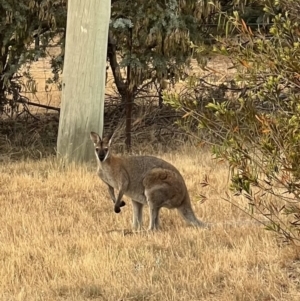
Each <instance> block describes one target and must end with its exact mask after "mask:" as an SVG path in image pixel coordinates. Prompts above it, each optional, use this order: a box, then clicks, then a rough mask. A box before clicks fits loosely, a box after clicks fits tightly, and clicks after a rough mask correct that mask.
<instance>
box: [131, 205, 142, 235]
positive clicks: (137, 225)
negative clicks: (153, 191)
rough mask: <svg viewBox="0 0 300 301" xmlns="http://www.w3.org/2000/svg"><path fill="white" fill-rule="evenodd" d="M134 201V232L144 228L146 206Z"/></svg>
mask: <svg viewBox="0 0 300 301" xmlns="http://www.w3.org/2000/svg"><path fill="white" fill-rule="evenodd" d="M131 201H132V207H133V208H132V209H133V220H132V226H133V229H134V230H140V229H141V228H142V221H143V207H144V205H143V204H141V203H139V202H136V201H134V200H131Z"/></svg>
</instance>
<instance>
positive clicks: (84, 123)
mask: <svg viewBox="0 0 300 301" xmlns="http://www.w3.org/2000/svg"><path fill="white" fill-rule="evenodd" d="M110 7H111V2H110V0H93V1H86V0H72V1H69V2H68V19H67V34H66V47H65V61H64V69H63V90H62V107H61V113H60V120H59V130H58V141H57V153H58V156H59V157H62V158H63V159H66V160H67V161H75V162H77V163H80V162H86V161H89V160H90V159H92V158H93V156H94V154H93V145H92V143H91V141H90V138H89V133H90V132H91V131H95V132H98V133H99V134H100V136H102V131H103V118H104V95H105V75H106V55H107V40H108V29H109V20H110Z"/></svg>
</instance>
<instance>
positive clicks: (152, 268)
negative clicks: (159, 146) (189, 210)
mask: <svg viewBox="0 0 300 301" xmlns="http://www.w3.org/2000/svg"><path fill="white" fill-rule="evenodd" d="M163 158H165V159H166V160H168V161H170V162H172V163H174V164H175V165H176V166H177V167H178V168H179V169H180V170H181V171H182V173H183V175H184V177H185V179H186V182H187V186H188V188H189V190H190V193H191V197H192V199H193V201H194V202H193V205H194V208H195V211H196V213H197V215H198V216H199V217H200V218H202V219H203V220H204V221H208V222H212V223H216V224H215V226H214V227H213V228H212V229H211V230H203V229H202V230H201V229H194V228H190V227H187V226H186V225H185V224H184V222H183V221H182V220H181V219H180V217H179V216H178V215H177V213H176V212H175V211H169V210H167V209H166V210H162V214H161V221H162V231H160V232H157V233H148V232H147V231H143V232H139V233H132V232H131V230H130V229H131V212H132V211H131V205H130V202H127V206H126V207H124V209H123V210H122V212H121V213H120V214H115V213H114V212H113V206H112V202H111V201H110V200H109V196H108V192H107V191H106V188H105V186H104V185H103V184H102V182H101V181H100V180H99V179H98V178H97V176H96V174H95V167H89V166H82V167H77V168H76V167H75V166H69V167H63V165H62V164H60V163H59V162H57V161H56V160H55V159H46V160H42V161H35V162H32V161H23V162H17V163H12V162H11V163H10V162H7V163H3V164H2V165H0V189H1V194H0V205H1V214H0V229H1V231H0V262H1V264H0V300H5V301H9V300H19V301H21V300H24V301H25V300H26V301H27V300H28V301H31V300H34V301H35V300H45V301H50V300H58V301H60V300H74V301H75V300H76V301H81V300H112V301H116V300H119V301H121V300H123V301H125V300H136V301H140V300H180V301H181V300H228V301H229V300H230V301H231V300H245V301H246V300H247V301H248V300H249V301H250V300H253V301H254V300H255V301H257V300H261V301H270V300H289V301H290V300H299V297H300V294H299V288H300V285H299V272H300V266H299V256H298V254H297V250H295V249H294V248H293V247H291V246H283V245H279V244H278V240H277V239H276V237H275V236H274V235H273V234H272V233H269V232H267V231H265V230H263V229H262V228H261V227H260V226H258V225H254V224H249V223H245V224H240V225H239V227H232V226H228V225H227V226H224V225H222V223H223V222H225V221H235V220H245V219H249V218H248V217H247V216H245V215H243V214H242V213H241V212H240V211H238V210H237V209H236V208H235V207H234V206H232V205H230V204H229V203H226V202H224V201H222V200H221V196H223V195H224V191H225V190H226V187H227V181H228V175H227V169H226V168H225V166H224V165H222V164H216V162H214V161H212V160H211V159H210V156H209V154H208V153H206V152H199V151H195V150H191V149H189V150H187V149H186V150H183V151H182V152H178V153H176V154H175V153H170V154H168V155H163ZM206 174H207V175H208V176H209V180H210V183H211V186H209V187H207V188H202V187H201V185H200V182H201V180H202V179H203V176H204V175H206ZM200 194H206V196H207V197H208V200H207V201H206V202H205V203H204V204H201V203H200V202H196V200H197V199H198V197H197V196H199V195H200ZM144 216H145V226H147V222H148V212H147V208H145V212H144Z"/></svg>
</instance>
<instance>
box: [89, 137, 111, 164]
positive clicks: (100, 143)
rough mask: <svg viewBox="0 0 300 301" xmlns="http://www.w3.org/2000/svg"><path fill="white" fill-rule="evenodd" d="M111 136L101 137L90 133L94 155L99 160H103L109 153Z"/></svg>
mask: <svg viewBox="0 0 300 301" xmlns="http://www.w3.org/2000/svg"><path fill="white" fill-rule="evenodd" d="M112 136H113V135H109V136H106V137H104V138H103V139H101V138H100V136H99V135H98V134H97V133H95V132H91V134H90V137H91V140H92V141H93V142H94V147H95V154H96V157H97V159H98V160H99V161H100V162H104V161H105V160H106V159H107V158H108V157H109V155H110V145H111V140H112Z"/></svg>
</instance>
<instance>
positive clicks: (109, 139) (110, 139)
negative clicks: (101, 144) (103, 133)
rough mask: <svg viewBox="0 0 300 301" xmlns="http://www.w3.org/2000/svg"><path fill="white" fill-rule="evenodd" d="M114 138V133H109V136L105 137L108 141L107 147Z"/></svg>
mask: <svg viewBox="0 0 300 301" xmlns="http://www.w3.org/2000/svg"><path fill="white" fill-rule="evenodd" d="M114 136H115V133H111V134H109V135H108V136H107V139H108V146H110V145H111V142H112V140H113V138H114Z"/></svg>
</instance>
